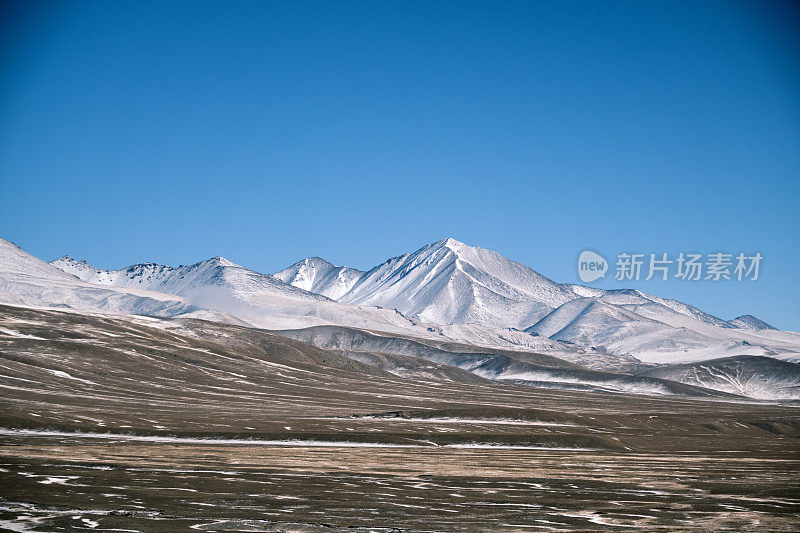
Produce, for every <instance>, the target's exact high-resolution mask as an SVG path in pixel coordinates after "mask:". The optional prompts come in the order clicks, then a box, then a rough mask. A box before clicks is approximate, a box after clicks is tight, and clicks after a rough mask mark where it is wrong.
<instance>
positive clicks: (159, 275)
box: [52, 256, 429, 334]
mask: <svg viewBox="0 0 800 533" xmlns="http://www.w3.org/2000/svg"><path fill="white" fill-rule="evenodd" d="M52 265H53V266H56V267H58V268H60V269H62V270H63V271H64V272H68V273H70V274H73V275H75V276H76V277H78V278H80V279H81V280H84V281H86V282H87V283H93V284H97V285H101V286H110V287H125V288H140V287H141V288H145V289H149V290H152V291H159V292H161V293H165V294H172V295H176V296H180V297H182V298H184V299H185V300H186V301H188V302H191V303H192V304H194V305H195V306H198V307H202V308H204V309H214V310H219V311H222V312H224V313H229V314H231V315H233V316H236V317H237V318H239V319H240V320H242V321H244V322H245V323H247V324H248V325H251V326H255V327H263V328H276V329H277V328H297V327H308V326H313V325H320V324H337V325H349V326H355V327H361V328H368V329H378V330H382V331H392V332H396V331H411V332H414V331H416V329H418V330H419V333H420V334H425V333H429V332H427V330H426V329H425V328H424V327H422V326H417V327H416V329H415V325H414V323H413V321H412V320H410V319H408V318H407V317H405V316H403V315H402V314H400V313H397V312H396V311H392V310H382V309H375V308H369V307H367V308H361V307H358V306H353V305H344V304H340V303H337V302H335V301H333V300H331V299H329V298H327V297H325V296H322V295H319V294H315V293H312V292H309V291H306V290H303V289H301V288H297V287H294V286H292V285H288V284H286V283H284V282H282V281H281V280H279V279H277V278H275V277H273V276H270V275H267V274H261V273H259V272H255V271H253V270H250V269H248V268H245V267H243V266H240V265H237V264H236V263H233V262H232V261H229V260H227V259H225V258H223V257H213V258H211V259H206V260H205V261H200V262H198V263H195V264H193V265H189V266H181V267H171V266H166V265H159V264H156V263H140V264H136V265H132V266H130V267H127V268H123V269H119V270H104V269H101V268H97V267H94V266H91V265H88V264H86V263H85V262H79V261H75V260H74V259H72V258H71V257H69V256H65V257H61V258H59V259H56V260H55V261H53V263H52Z"/></svg>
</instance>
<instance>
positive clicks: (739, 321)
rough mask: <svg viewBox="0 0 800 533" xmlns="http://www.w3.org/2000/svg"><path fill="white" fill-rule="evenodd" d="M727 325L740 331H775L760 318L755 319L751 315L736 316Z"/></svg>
mask: <svg viewBox="0 0 800 533" xmlns="http://www.w3.org/2000/svg"><path fill="white" fill-rule="evenodd" d="M728 324H730V325H732V326H734V327H736V328H742V329H753V330H762V329H776V328H775V327H774V326H772V325H770V324H767V323H766V322H764V321H763V320H761V319H760V318H756V317H754V316H753V315H742V316H737V317H736V318H734V319H733V320H731V321H730V322H728Z"/></svg>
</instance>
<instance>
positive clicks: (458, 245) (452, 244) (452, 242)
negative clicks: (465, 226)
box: [433, 237, 472, 252]
mask: <svg viewBox="0 0 800 533" xmlns="http://www.w3.org/2000/svg"><path fill="white" fill-rule="evenodd" d="M433 244H434V245H439V246H441V247H443V248H450V249H451V250H453V251H454V252H457V251H459V250H461V249H463V248H464V247H467V248H472V247H471V246H470V245H468V244H464V243H463V242H461V241H457V240H456V239H454V238H452V237H447V238H446V239H442V240H441V241H437V242H435V243H433Z"/></svg>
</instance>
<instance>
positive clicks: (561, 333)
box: [0, 238, 800, 368]
mask: <svg viewBox="0 0 800 533" xmlns="http://www.w3.org/2000/svg"><path fill="white" fill-rule="evenodd" d="M5 242H6V243H7V241H5ZM12 247H13V249H16V250H17V252H15V253H16V256H15V257H17V256H19V255H20V254H19V253H20V252H21V253H22V254H25V253H24V252H22V251H21V250H19V249H18V248H16V247H14V246H13V245H11V244H10V243H7V246H6V248H7V250H11V249H12ZM12 255H14V254H12ZM25 255H27V254H25ZM28 258H29V259H26V261H28V263H30V262H31V261H30V259H32V260H33V263H35V264H30V265H28V266H27V267H26V268H27V269H28V270H30V271H31V272H33V271H37V269H39V271H41V272H42V275H41V276H40V282H39V283H38V285H37V288H36V289H31V287H27V288H25V289H24V290H23V289H20V286H19V285H8V284H7V283H6V285H5V287H7V288H6V289H3V285H2V284H0V291H4V290H5V294H3V293H2V292H0V300H2V301H6V302H8V303H20V302H21V301H23V300H25V298H23V300H20V297H19V294H20V293H23V294H26V295H27V296H26V298H27V300H25V301H28V302H30V301H33V300H36V299H35V298H34V299H31V297H30V295H31V294H38V295H41V294H48V297H47V298H46V299H45V300H46V302H48V303H51V304H55V305H67V306H72V307H75V306H76V303H80V305H81V306H83V307H91V306H93V305H96V306H101V307H102V308H107V306H108V303H107V302H108V301H112V300H113V299H112V300H108V299H102V298H94V299H92V298H86V297H84V298H82V299H77V300H76V297H75V294H74V293H70V294H67V293H64V292H63V291H62V292H60V293H53V292H52V287H53V286H56V285H59V284H61V285H63V284H64V283H67V284H68V285H69V284H72V285H71V286H74V285H75V284H76V283H77V284H83V285H82V286H83V288H82V289H81V290H80V291H79V292H80V293H81V295H86V294H88V292H87V291H86V290H85V289H86V286H89V287H94V288H95V291H97V290H99V289H100V288H105V289H115V290H116V291H117V292H116V293H115V294H116V295H119V294H120V291H123V292H125V293H126V294H128V295H130V294H131V292H133V291H142V290H145V291H150V292H151V293H153V294H158V295H159V298H160V301H161V302H166V301H169V302H171V304H170V305H171V306H172V307H170V308H169V310H165V309H162V308H160V307H159V308H157V309H155V308H154V306H152V305H150V304H148V305H142V304H141V302H140V303H137V304H136V305H133V304H131V303H126V304H125V305H122V304H118V303H117V304H114V305H113V306H112V307H114V308H119V309H120V310H121V311H122V312H139V313H141V314H154V313H159V314H160V316H186V314H189V313H193V314H194V316H199V317H203V318H210V319H212V320H214V319H215V318H214V317H215V313H217V315H216V316H227V317H229V318H228V321H232V320H231V317H232V318H234V319H236V320H239V321H240V322H241V323H245V324H249V325H253V326H256V327H265V328H269V329H291V328H302V327H309V326H316V325H326V324H330V325H340V326H348V327H355V328H363V329H369V330H373V331H384V332H391V333H401V332H402V333H404V334H406V335H411V336H417V337H426V338H439V339H442V338H446V339H450V340H453V341H457V342H461V343H466V344H473V345H479V346H488V347H503V348H506V349H508V348H513V349H519V350H527V351H540V352H541V353H548V354H552V355H556V356H559V354H561V355H562V356H563V357H565V358H567V359H568V360H573V361H574V360H581V361H582V363H581V364H584V365H587V364H588V363H587V361H589V360H594V359H597V360H598V361H622V360H623V359H620V358H630V357H631V356H633V357H635V358H638V359H641V360H642V361H645V362H651V363H664V362H683V361H699V360H705V359H712V358H716V357H730V356H736V355H755V356H769V357H777V358H783V359H787V360H791V359H792V358H794V357H797V356H798V354H800V334H796V333H790V332H781V331H775V330H772V329H767V328H769V325H768V324H765V323H763V322H762V321H759V320H758V319H756V318H754V317H748V316H743V317H739V318H737V319H734V320H732V321H729V322H728V321H725V320H722V319H720V318H717V317H715V316H712V315H709V314H707V313H704V312H703V311H701V310H699V309H697V308H695V307H692V306H690V305H688V304H685V303H683V302H678V301H675V300H669V299H664V298H660V297H657V296H653V295H649V294H646V293H643V292H641V291H638V290H632V289H631V290H602V289H596V288H591V287H582V286H578V285H570V284H559V283H556V282H554V281H553V280H550V279H549V278H547V277H545V276H543V275H541V274H539V273H538V272H536V271H534V270H533V269H531V268H530V267H527V266H525V265H523V264H521V263H518V262H516V261H512V260H510V259H508V258H505V257H503V256H502V255H500V254H498V253H496V252H493V251H490V250H485V249H482V248H476V247H472V246H469V245H466V244H464V243H462V242H459V241H457V240H455V239H451V238H448V239H443V240H441V241H437V242H434V243H431V244H428V245H426V246H423V247H422V248H420V249H419V250H416V251H415V252H412V253H409V254H404V255H401V256H398V257H395V258H392V259H389V260H388V261H386V262H384V263H382V264H381V265H378V266H376V267H375V268H372V269H370V270H369V271H367V272H362V271H359V270H357V269H352V268H348V267H339V266H335V265H332V264H331V263H329V262H327V261H325V260H324V259H321V258H309V259H307V260H303V261H300V262H298V263H295V264H294V265H292V266H291V267H289V268H287V269H284V270H282V271H280V272H278V273H276V274H273V275H266V274H261V273H258V272H255V271H253V270H250V269H247V268H245V267H243V266H240V265H237V264H235V263H233V262H231V261H229V260H227V259H224V258H221V257H214V258H211V259H207V260H205V261H200V262H198V263H195V264H193V265H189V266H181V267H170V266H165V265H159V264H155V263H140V264H137V265H132V266H130V267H128V268H123V269H118V270H104V269H100V268H96V267H93V266H91V265H88V264H86V263H85V262H78V261H75V260H74V259H72V258H70V257H62V258H60V259H58V260H56V261H54V262H53V265H47V264H46V263H44V262H42V261H40V260H38V259H36V258H33V257H32V256H28ZM9 261H10V262H11V263H14V261H15V260H14V259H12V260H6V261H5V262H6V264H8V263H9ZM16 261H17V262H19V263H20V264H22V263H24V261H22V260H21V259H19V257H17V259H16ZM37 261H38V263H36V262H37ZM54 266H57V267H58V269H56V268H54ZM1 271H2V263H1V262H0V272H1ZM73 276H74V277H73ZM57 280H61V281H57ZM65 280H70V281H68V282H67V281H65ZM6 281H7V280H6ZM9 288H10V289H11V290H9ZM73 292H74V291H73ZM96 294H102V293H100V292H97V293H96ZM128 297H129V296H126V298H128ZM37 298H38V296H37ZM36 301H42V299H41V298H38V300H36ZM147 301H148V302H150V301H151V300H147ZM164 305H166V304H162V307H164ZM103 306H106V307H103ZM156 307H158V306H156ZM131 310H134V311H131ZM634 362H635V359H634ZM603 364H605V363H603ZM588 366H590V367H592V368H598V366H595V365H594V364H588ZM600 368H602V367H600Z"/></svg>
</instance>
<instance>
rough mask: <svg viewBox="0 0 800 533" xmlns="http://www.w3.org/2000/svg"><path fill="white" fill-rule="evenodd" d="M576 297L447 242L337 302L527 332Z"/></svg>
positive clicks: (496, 257)
mask: <svg viewBox="0 0 800 533" xmlns="http://www.w3.org/2000/svg"><path fill="white" fill-rule="evenodd" d="M574 297H575V294H573V293H572V292H571V291H570V290H569V289H568V288H564V287H562V286H561V285H559V284H558V283H555V282H553V281H552V280H550V279H548V278H546V277H544V276H542V275H541V274H539V273H538V272H536V271H534V270H533V269H531V268H529V267H527V266H525V265H523V264H520V263H517V262H515V261H512V260H510V259H507V258H505V257H503V256H502V255H500V254H498V253H496V252H492V251H490V250H484V249H482V248H475V247H472V246H468V245H466V244H464V243H462V242H459V241H456V240H455V239H444V240H441V241H438V242H435V243H432V244H429V245H427V246H424V247H422V248H420V249H419V250H417V251H415V252H413V253H410V254H406V255H402V256H399V257H395V258H392V259H389V260H388V261H386V262H385V263H383V264H382V265H379V266H377V267H375V268H373V269H371V270H370V271H368V272H366V273H364V274H362V275H361V276H360V278H359V279H358V280H357V281H356V282H355V283H353V285H352V287H351V288H350V290H349V291H347V292H345V293H344V294H342V295H341V296H340V297H339V298H338V300H339V301H340V302H344V303H351V304H358V305H372V306H380V307H389V308H393V309H397V310H399V311H400V312H402V313H404V314H406V315H411V316H415V317H419V318H420V319H421V320H424V321H426V322H432V323H436V324H470V323H471V324H479V325H483V326H490V327H517V328H519V327H525V326H527V325H530V324H531V323H533V322H535V321H536V320H538V319H539V318H541V317H542V316H544V315H546V314H547V313H549V312H550V311H551V310H552V309H553V308H554V307H557V306H559V305H561V304H563V303H564V302H567V301H569V300H571V299H572V298H574Z"/></svg>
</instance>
